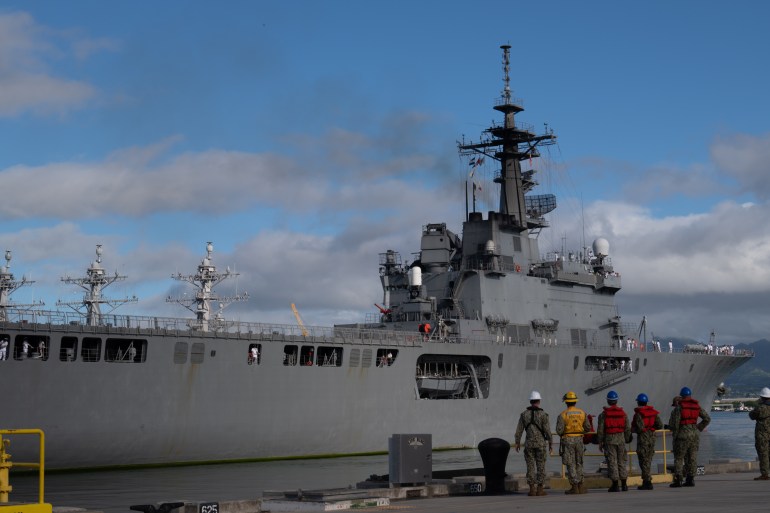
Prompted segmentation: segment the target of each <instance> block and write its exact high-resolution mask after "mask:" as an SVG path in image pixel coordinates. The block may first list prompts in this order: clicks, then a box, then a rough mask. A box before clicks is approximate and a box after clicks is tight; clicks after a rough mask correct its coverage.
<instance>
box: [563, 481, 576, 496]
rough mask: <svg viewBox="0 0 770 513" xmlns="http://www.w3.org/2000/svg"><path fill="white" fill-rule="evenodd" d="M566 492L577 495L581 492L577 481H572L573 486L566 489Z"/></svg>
mask: <svg viewBox="0 0 770 513" xmlns="http://www.w3.org/2000/svg"><path fill="white" fill-rule="evenodd" d="M564 493H565V494H566V495H576V494H578V493H580V489H579V488H578V485H577V483H572V488H570V489H569V490H566V491H565V492H564Z"/></svg>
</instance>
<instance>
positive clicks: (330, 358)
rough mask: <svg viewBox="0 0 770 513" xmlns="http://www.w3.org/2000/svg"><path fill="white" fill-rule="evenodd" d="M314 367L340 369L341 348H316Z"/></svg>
mask: <svg viewBox="0 0 770 513" xmlns="http://www.w3.org/2000/svg"><path fill="white" fill-rule="evenodd" d="M316 365H318V366H319V367H340V366H341V365H342V348H341V347H330V346H318V351H317V352H316Z"/></svg>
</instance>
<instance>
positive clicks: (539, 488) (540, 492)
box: [536, 485, 548, 497]
mask: <svg viewBox="0 0 770 513" xmlns="http://www.w3.org/2000/svg"><path fill="white" fill-rule="evenodd" d="M536 493H537V496H538V497H542V496H543V495H548V494H547V493H545V490H543V485H537V492H536Z"/></svg>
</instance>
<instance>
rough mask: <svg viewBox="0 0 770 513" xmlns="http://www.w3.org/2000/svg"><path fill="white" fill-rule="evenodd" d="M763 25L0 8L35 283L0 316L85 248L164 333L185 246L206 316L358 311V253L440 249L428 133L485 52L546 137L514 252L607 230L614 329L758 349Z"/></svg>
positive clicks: (436, 9) (4, 235) (472, 12)
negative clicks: (203, 264) (425, 229)
mask: <svg viewBox="0 0 770 513" xmlns="http://www.w3.org/2000/svg"><path fill="white" fill-rule="evenodd" d="M767 19H770V4H767V3H766V2H760V1H751V2H749V1H745V2H737V3H734V4H731V5H730V6H727V5H726V4H724V3H723V2H715V1H678V2H662V1H649V2H637V3H620V2H609V1H608V2H572V1H558V0H556V1H551V2H547V3H540V4H538V3H535V2H516V1H510V0H508V1H483V0H482V1H479V2H472V3H468V2H459V1H458V2H455V1H424V2H414V1H412V2H406V1H391V2H387V3H375V2H362V1H328V2H320V1H282V2H257V1H248V2H247V1H229V2H219V3H215V2H203V1H197V2H196V1H186V2H182V1H165V2H149V1H134V2H103V1H72V2H58V1H24V2H21V1H19V2H13V1H11V2H5V3H4V5H3V7H2V8H0V140H2V141H3V143H2V148H3V151H2V152H0V187H2V191H3V192H4V194H3V195H2V199H0V244H1V245H2V248H0V249H10V250H12V251H13V255H14V258H13V261H12V264H11V270H12V271H13V272H14V273H15V274H16V275H17V278H19V277H21V276H22V275H26V276H27V277H28V278H31V279H33V280H35V284H33V285H32V286H28V287H24V288H23V289H19V290H18V291H17V292H16V293H15V294H14V296H13V299H14V300H15V301H17V302H19V303H24V302H28V301H32V300H39V299H42V300H44V301H45V302H46V304H47V305H48V306H53V305H54V304H55V302H56V300H57V299H65V300H70V299H72V298H73V297H78V296H79V294H80V293H79V292H78V291H77V290H74V289H73V288H72V287H71V286H68V285H66V284H63V283H61V281H60V279H59V278H60V277H62V276H64V275H66V274H69V275H79V274H82V273H84V271H85V268H86V267H87V265H88V264H89V262H90V261H91V260H92V259H93V258H94V247H95V245H96V244H102V245H103V246H104V264H105V266H106V267H107V269H110V270H118V271H119V272H120V273H121V274H126V275H127V276H128V277H129V278H128V279H127V280H126V281H125V282H121V283H116V284H114V285H113V286H112V287H110V288H109V289H107V292H108V293H109V295H111V296H112V297H122V296H130V295H133V294H136V295H137V296H139V297H140V302H139V303H137V304H136V305H130V306H125V307H123V309H122V310H120V312H122V313H131V312H134V313H151V312H152V313H158V314H160V315H175V314H178V315H185V314H186V313H187V312H186V311H184V310H181V311H180V307H179V306H178V305H173V304H167V303H165V301H164V298H165V297H166V296H167V295H169V294H177V293H179V292H180V291H181V288H180V287H181V286H180V284H178V283H176V282H174V281H173V280H171V279H170V275H171V274H174V273H177V272H183V273H192V272H193V271H194V268H195V266H196V265H197V264H198V262H199V260H200V258H201V257H202V256H203V253H204V248H205V243H206V242H207V241H209V240H210V241H213V242H214V245H215V253H214V261H215V263H217V264H218V265H220V266H221V267H224V266H227V265H229V266H230V267H232V268H235V269H236V270H237V271H239V272H240V273H241V275H240V277H239V278H238V282H237V287H238V290H239V291H242V290H247V291H248V292H249V294H250V295H251V298H252V299H251V301H249V303H242V304H237V305H232V306H231V307H230V308H229V309H228V311H227V312H228V315H229V316H230V317H238V318H241V319H243V320H266V321H272V322H293V317H292V314H291V310H290V308H289V305H290V304H291V303H292V302H293V303H296V304H297V306H298V308H299V309H300V311H301V313H302V315H303V317H304V318H305V321H306V322H307V323H312V324H330V323H334V322H352V321H359V320H362V319H363V316H364V314H365V313H366V312H370V311H372V309H373V306H372V303H374V302H379V301H380V300H381V291H380V286H379V280H378V275H377V264H378V253H380V252H384V251H385V250H386V249H395V250H397V251H400V252H401V253H402V255H404V256H405V257H406V258H410V257H411V254H412V253H413V252H415V251H417V250H418V248H419V235H420V230H421V227H422V226H423V225H424V224H426V223H430V222H442V221H445V222H447V223H448V224H449V226H450V227H451V228H452V229H454V230H456V231H459V230H460V227H461V224H460V223H461V219H462V215H463V211H464V200H463V194H464V193H463V183H464V180H465V177H466V176H467V170H468V167H467V163H466V162H464V161H463V160H461V159H460V158H458V156H457V152H456V141H457V140H458V139H460V138H461V137H463V135H464V136H465V137H468V138H477V137H478V136H479V135H480V133H481V132H482V131H483V130H484V129H485V128H487V127H488V126H489V124H490V122H491V121H492V120H497V119H499V118H497V117H496V113H495V111H493V110H492V109H491V106H492V104H493V101H494V100H495V99H496V98H497V97H499V95H500V91H501V88H502V81H501V78H502V70H501V58H500V50H499V46H500V45H501V44H510V45H511V46H512V67H511V86H512V88H513V94H514V96H516V97H519V98H522V99H523V101H524V106H525V108H526V109H527V110H526V111H525V112H524V113H523V114H522V115H520V116H519V117H518V118H517V119H518V120H521V121H523V122H526V123H531V124H532V125H534V126H535V127H536V128H538V129H540V128H541V127H543V123H548V126H549V127H551V128H553V129H554V131H555V133H556V134H557V135H558V137H559V139H558V145H556V146H552V147H549V148H548V152H545V153H544V158H543V159H541V160H542V162H541V163H539V164H538V166H539V169H540V170H541V171H542V173H541V176H540V182H541V184H542V187H541V189H540V190H538V192H540V193H548V192H552V193H555V194H557V196H558V198H559V204H560V208H559V210H557V212H556V213H555V214H554V215H553V216H552V226H553V228H552V229H551V230H550V231H549V232H548V233H547V234H546V233H544V234H543V235H541V238H540V244H541V249H542V250H544V251H547V250H551V249H560V248H562V247H570V248H578V247H579V246H580V245H581V243H582V237H583V235H582V234H583V233H585V234H586V238H587V239H588V240H589V241H590V240H591V239H593V238H595V237H599V236H603V237H605V238H607V239H608V240H609V241H610V243H611V248H612V257H613V262H614V264H615V267H616V268H617V269H618V270H619V271H620V272H621V274H622V276H623V283H624V289H623V290H622V291H621V293H620V294H619V296H618V303H619V305H620V309H621V314H622V315H623V318H624V320H628V321H634V322H636V321H638V320H639V319H641V316H642V315H647V316H648V319H649V323H650V327H651V328H652V330H653V331H655V332H656V333H659V334H663V335H669V336H690V337H693V338H700V339H705V338H707V337H708V333H709V331H710V330H712V329H714V330H716V332H717V335H718V337H719V339H720V340H721V341H724V342H728V341H731V342H750V341H753V340H757V339H760V338H770V337H769V335H770V316H768V314H767V313H766V308H767V306H766V305H767V304H769V303H770V244H768V235H769V232H770V227H768V226H767V223H766V222H765V219H766V218H767V217H768V213H769V212H768V210H770V204H769V203H768V200H769V199H770V173H768V171H770V170H769V169H768V167H770V164H768V162H770V128H768V119H770V101H768V100H767V91H768V90H769V89H770V88H768V82H769V80H768V67H767V66H766V65H765V61H766V53H767V49H768V48H769V47H770V40H769V39H770V36H768V35H767V30H766V28H767V27H766V20H767ZM494 172H495V169H494V168H493V167H492V165H491V163H487V164H485V168H483V169H480V170H479V175H480V177H481V179H482V180H483V179H489V178H491V177H492V176H493V175H494ZM480 200H481V201H482V203H483V205H482V206H481V208H480V210H490V209H492V208H495V206H496V204H497V198H496V195H495V194H494V188H493V187H491V183H490V184H489V186H484V193H483V194H482V197H481V198H480ZM581 220H582V221H581ZM233 286H235V284H233ZM223 292H226V291H223Z"/></svg>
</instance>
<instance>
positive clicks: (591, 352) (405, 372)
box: [0, 46, 751, 468]
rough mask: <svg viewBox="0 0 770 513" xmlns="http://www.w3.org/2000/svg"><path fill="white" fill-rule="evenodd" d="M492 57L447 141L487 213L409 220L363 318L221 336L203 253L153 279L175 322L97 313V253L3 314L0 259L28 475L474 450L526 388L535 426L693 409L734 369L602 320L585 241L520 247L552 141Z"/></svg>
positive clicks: (528, 233) (507, 419) (605, 253)
mask: <svg viewBox="0 0 770 513" xmlns="http://www.w3.org/2000/svg"><path fill="white" fill-rule="evenodd" d="M501 48H502V50H503V52H502V53H503V66H504V76H503V83H504V88H503V91H502V95H501V97H500V98H499V100H498V101H497V102H495V104H494V106H493V108H494V110H495V111H497V112H498V113H499V114H500V115H502V122H501V123H499V124H497V123H495V124H493V126H491V127H490V128H488V129H487V130H485V132H484V133H483V134H482V137H481V138H480V139H479V140H478V142H468V141H461V142H460V143H459V144H458V146H459V151H460V153H461V155H463V156H464V157H465V158H468V159H469V161H470V160H471V159H490V160H491V161H492V160H493V161H497V162H499V175H498V176H497V178H496V179H495V182H496V183H497V184H498V185H499V191H500V206H499V210H497V211H492V212H488V213H487V214H486V215H484V214H483V213H481V212H476V211H475V201H474V208H473V209H472V211H470V212H467V213H466V219H465V220H464V222H463V226H462V234H456V233H452V231H450V230H449V229H447V225H446V224H444V223H431V224H426V225H425V226H423V228H422V240H421V245H420V251H419V254H418V256H417V257H416V259H415V260H414V261H412V262H411V263H410V264H408V265H407V264H406V263H404V262H402V260H401V256H400V254H399V253H397V252H395V251H392V250H387V251H385V252H383V253H382V254H381V255H380V259H379V277H380V281H381V282H382V290H383V295H382V298H381V299H380V298H373V300H374V301H377V302H378V303H377V304H376V306H377V307H378V309H379V312H376V311H375V312H373V313H372V314H371V315H370V318H369V319H368V322H362V323H360V324H355V325H344V326H330V327H315V326H305V325H304V324H302V323H301V319H300V318H299V317H298V323H297V324H293V325H275V324H269V323H246V322H234V321H228V320H226V319H225V318H224V316H223V314H222V308H223V306H224V305H226V304H228V303H230V302H232V301H240V300H244V299H246V296H245V295H240V296H233V297H227V298H224V297H219V296H218V295H217V294H216V293H215V291H214V287H215V286H216V285H217V284H219V283H220V282H221V281H222V280H225V279H227V278H229V277H231V276H233V274H234V273H231V272H230V271H229V270H228V271H225V272H220V271H218V270H217V267H216V266H215V265H214V263H213V257H212V252H213V246H212V245H211V244H210V243H209V244H208V245H207V246H206V255H205V257H204V258H203V260H202V262H201V264H200V265H199V266H198V268H197V272H196V273H195V274H192V275H189V276H182V275H176V276H173V278H176V279H177V280H180V281H185V282H188V283H189V284H191V285H192V286H193V287H195V288H196V292H195V295H194V299H192V300H191V301H189V302H184V301H183V300H181V299H180V300H175V299H172V298H169V300H170V301H178V302H180V303H182V304H183V305H184V306H186V307H187V308H189V309H190V310H191V311H193V312H194V313H195V317H194V318H186V319H185V318H161V317H139V316H128V315H118V314H116V313H114V307H116V306H118V305H120V304H122V303H125V302H132V301H134V300H135V298H124V299H121V300H110V299H108V298H107V297H106V296H104V294H103V292H104V289H105V288H106V287H107V286H109V285H110V284H111V283H113V282H115V281H116V280H120V279H122V278H123V277H121V276H118V275H117V273H116V274H114V275H111V274H109V273H107V272H106V271H105V268H104V266H103V264H102V250H101V247H97V258H96V260H95V261H94V262H93V263H92V264H91V265H90V267H88V269H87V272H86V275H85V276H84V277H81V278H72V277H65V278H62V280H63V281H65V282H66V283H69V284H72V285H77V286H79V287H82V288H83V289H84V290H85V294H84V298H83V300H82V302H78V304H74V305H73V304H70V303H66V302H59V303H58V306H59V307H61V308H59V309H58V310H57V311H46V310H44V309H43V308H42V307H41V305H18V304H14V303H13V302H12V301H11V300H10V297H9V296H10V294H11V293H12V292H13V291H14V290H16V289H18V288H19V287H21V286H24V285H27V284H28V283H29V282H27V281H26V280H24V279H22V280H16V279H15V278H14V276H13V274H12V273H11V271H10V262H11V253H10V252H6V265H5V267H3V268H0V271H1V272H0V340H5V344H4V345H5V346H6V347H5V348H4V349H5V351H2V348H0V356H2V361H0V389H2V390H3V391H4V393H3V401H2V406H1V407H0V408H2V416H1V417H0V418H1V419H2V426H0V427H3V428H41V429H43V430H44V431H45V433H46V460H47V466H48V468H82V467H108V466H130V465H149V464H175V463H182V462H212V461H239V460H241V461H243V460H250V459H260V458H273V457H302V456H318V455H341V454H360V453H369V452H377V451H386V450H387V447H388V438H389V437H390V436H391V435H393V434H396V433H402V434H407V433H430V434H432V443H433V447H434V448H451V447H456V448H460V447H474V446H476V445H477V444H478V443H479V442H480V441H482V440H484V439H485V438H489V437H501V438H504V439H508V440H510V439H511V437H512V435H513V429H514V426H515V423H514V421H515V416H516V414H517V413H518V412H519V411H520V410H521V409H522V408H523V407H524V406H525V405H526V399H527V397H528V396H529V392H530V391H531V390H533V389H534V390H538V391H540V393H541V395H542V397H543V405H544V407H545V408H546V409H547V410H548V411H550V412H552V419H553V418H555V416H556V415H555V414H556V413H557V412H558V411H560V410H561V408H562V404H561V398H562V396H563V394H564V393H565V392H567V391H568V390H572V391H575V392H576V393H577V394H578V396H579V398H580V403H579V404H580V406H582V407H583V408H584V409H586V410H587V411H588V412H589V413H593V414H594V415H596V414H598V413H599V412H600V411H601V407H602V406H603V404H604V402H605V401H604V398H605V395H606V393H607V391H608V390H609V389H610V388H612V389H613V390H615V391H617V392H618V393H619V394H620V397H621V398H622V400H621V404H623V405H624V406H626V407H627V408H630V407H632V406H633V405H634V403H633V398H634V397H635V396H636V395H637V394H638V393H640V392H645V393H646V394H647V395H648V396H649V397H650V400H651V402H652V404H655V405H657V406H658V407H660V408H662V409H666V408H667V407H668V404H670V401H671V397H672V396H674V395H675V394H676V393H677V391H678V390H679V389H680V388H681V387H682V386H688V387H690V388H691V389H692V390H693V391H694V394H695V396H696V397H697V398H698V399H700V401H701V402H702V403H703V404H706V405H709V404H711V402H712V399H713V398H714V395H715V394H716V393H717V390H718V387H719V385H720V383H721V382H722V381H723V380H724V379H725V377H727V376H728V375H729V374H730V373H731V372H733V371H734V370H735V369H737V368H738V367H739V366H740V365H742V364H743V363H745V362H746V361H747V360H748V359H749V358H750V357H751V355H750V354H746V353H739V352H736V351H734V350H731V349H730V348H729V347H722V348H719V350H712V351H674V352H668V351H667V349H668V347H664V348H663V349H664V350H663V351H660V350H657V349H658V348H659V345H658V344H657V343H654V342H647V341H645V340H644V339H643V338H642V337H641V336H640V333H642V330H641V329H640V324H642V323H641V321H640V322H638V323H626V322H621V318H620V316H619V314H618V311H617V307H616V304H615V300H614V299H615V294H616V293H617V292H618V291H619V290H620V288H621V278H620V275H619V274H618V273H617V272H616V271H615V269H614V267H613V265H612V263H611V260H610V257H609V244H608V242H607V241H606V240H604V239H601V238H599V239H597V240H596V241H595V242H594V243H593V245H592V248H591V250H587V249H584V250H581V251H577V252H574V253H568V254H563V255H556V256H552V257H549V258H544V257H542V256H541V253H540V249H539V248H538V239H537V236H538V234H539V233H540V232H541V231H542V230H543V229H546V228H547V227H548V222H547V221H546V218H545V215H546V214H547V213H548V212H550V211H552V210H553V209H554V208H555V206H556V200H555V197H554V196H552V195H533V194H530V191H531V190H532V189H533V188H534V187H535V186H536V184H537V182H536V180H535V169H525V170H522V165H523V164H525V163H531V162H532V159H533V158H537V157H538V156H539V149H540V148H541V147H542V146H544V145H547V144H551V143H553V142H554V141H555V136H554V134H553V132H552V131H547V132H546V133H543V134H536V133H535V132H534V131H533V130H532V129H531V128H530V127H529V126H528V125H526V124H519V123H517V122H515V121H514V118H515V116H516V115H517V114H519V113H520V112H522V111H523V108H522V103H521V101H519V100H517V99H515V98H513V97H512V96H511V91H510V87H509V59H510V54H509V52H510V47H508V46H503V47H501ZM466 187H467V186H466ZM466 202H467V201H466ZM467 210H468V209H467V208H466V211H467ZM215 305H217V306H215ZM64 307H67V308H64ZM107 308H109V311H106V310H107ZM214 310H216V311H214ZM645 337H646V335H645ZM640 339H641V340H640ZM13 444H14V445H13V446H12V447H11V448H10V450H9V452H11V453H12V454H13V457H14V460H16V461H21V460H24V459H26V458H27V457H29V459H30V460H31V459H32V456H28V454H32V453H34V447H27V446H25V445H24V442H21V441H20V442H16V441H14V442H13Z"/></svg>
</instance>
